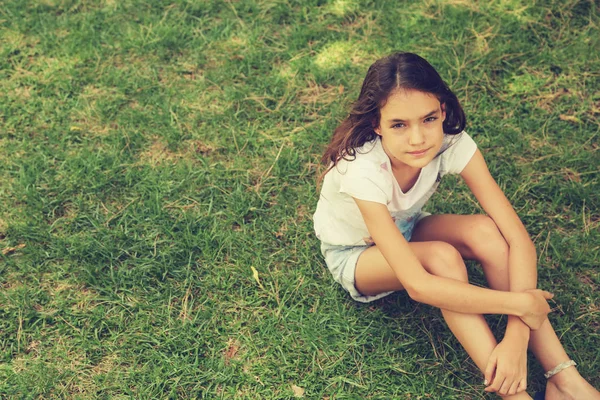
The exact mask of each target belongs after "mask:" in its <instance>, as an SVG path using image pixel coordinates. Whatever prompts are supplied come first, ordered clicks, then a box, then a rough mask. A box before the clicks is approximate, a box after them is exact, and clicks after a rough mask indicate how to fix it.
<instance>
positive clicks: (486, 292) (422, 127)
mask: <svg viewBox="0 0 600 400" xmlns="http://www.w3.org/2000/svg"><path fill="white" fill-rule="evenodd" d="M465 123H466V120H465V115H464V113H463V110H462V108H461V106H460V104H459V102H458V99H457V98H456V96H455V95H454V94H453V93H452V92H451V91H450V89H449V88H448V86H447V85H446V84H445V83H444V81H443V80H442V79H441V78H440V76H439V74H438V73H437V72H436V71H435V69H434V68H433V67H432V66H431V65H430V64H429V63H428V62H427V61H425V60H424V59H423V58H421V57H419V56H417V55H415V54H411V53H397V54H392V55H391V56H389V57H386V58H383V59H381V60H378V61H377V62H375V63H374V64H373V65H372V66H371V67H370V68H369V70H368V72H367V76H366V77H365V80H364V82H363V85H362V89H361V92H360V95H359V97H358V100H357V101H356V103H355V104H354V105H353V107H352V110H351V111H350V115H348V117H347V118H346V119H345V120H344V121H343V122H342V123H341V125H340V126H339V127H338V128H337V129H336V130H335V133H334V135H333V138H332V140H331V143H330V144H329V146H328V147H327V149H326V151H325V154H324V156H323V162H324V163H325V164H327V165H329V168H328V170H327V171H326V172H325V174H324V178H323V186H322V189H321V196H320V198H319V202H318V204H317V210H316V212H315V214H314V224H315V232H316V234H317V237H318V238H319V239H320V240H321V251H322V253H323V256H324V258H325V261H326V264H327V267H328V268H329V270H330V271H331V273H332V274H333V276H334V278H335V280H336V281H337V282H339V283H340V284H341V285H342V287H343V288H344V289H346V290H347V291H348V292H349V294H350V296H351V297H352V298H354V299H355V300H357V301H360V302H370V301H373V300H376V299H379V298H381V297H383V296H386V295H387V294H389V293H391V292H393V291H398V290H406V291H407V292H408V295H409V296H410V297H411V298H412V299H414V300H416V301H418V302H422V303H426V304H430V305H432V306H435V307H439V308H440V309H441V311H442V315H443V316H444V319H445V320H446V322H447V324H448V326H449V328H450V330H451V331H452V332H453V334H454V335H455V336H456V338H457V339H458V340H459V342H460V343H461V344H462V346H463V347H464V348H465V350H466V351H467V353H468V354H469V355H470V356H471V358H472V359H473V361H474V362H475V364H477V366H478V367H479V369H480V370H481V371H482V372H483V373H484V377H485V384H486V386H487V387H486V389H485V390H486V391H487V392H496V393H498V394H499V395H500V396H501V397H503V398H506V399H531V397H530V396H529V395H528V394H527V392H525V388H526V386H527V370H526V369H527V348H528V346H529V348H530V349H531V350H532V351H533V353H534V354H535V355H536V357H537V358H538V360H539V361H540V363H541V364H542V366H543V368H544V369H545V370H546V371H548V372H547V373H546V375H545V376H546V377H547V378H548V382H547V387H546V392H545V397H544V394H543V393H538V394H537V395H536V399H544V398H545V399H547V400H555V399H586V400H599V399H600V393H599V392H598V391H596V390H595V389H594V388H593V387H592V386H591V385H590V384H589V383H588V382H587V381H586V380H585V379H584V378H582V377H581V375H579V373H578V371H577V369H576V368H575V367H574V366H575V362H574V361H572V360H570V359H569V357H568V356H567V354H566V353H565V351H564V349H563V347H562V345H561V344H560V342H559V340H558V337H557V336H556V333H555V332H554V330H553V328H552V326H551V325H550V322H549V321H548V319H547V313H548V312H549V311H550V307H549V306H548V303H547V301H546V300H547V299H550V298H552V296H553V295H552V294H550V293H548V292H545V291H542V290H537V289H535V287H536V285H537V272H536V251H535V247H534V245H533V242H532V241H531V239H530V238H529V236H528V234H527V232H526V230H525V228H524V227H523V225H522V223H521V221H520V220H519V218H518V216H517V214H516V213H515V211H514V210H513V208H512V206H511V205H510V203H509V202H508V200H507V199H506V197H505V196H504V194H503V193H502V190H501V189H500V188H499V187H498V185H497V184H496V182H495V181H494V179H493V178H492V176H491V175H490V173H489V171H488V168H487V166H486V163H485V161H484V159H483V156H482V155H481V152H480V151H479V150H478V149H477V146H476V145H475V142H473V140H472V139H471V137H469V135H467V133H465V132H464V131H463V129H464V128H465ZM445 174H460V175H461V176H462V178H463V179H464V180H465V182H466V184H467V185H468V187H469V188H470V189H471V191H472V192H473V194H474V196H475V197H476V198H477V200H478V201H479V203H480V204H481V206H482V207H483V209H484V210H485V212H486V213H487V215H429V214H427V213H425V212H423V211H422V207H423V205H424V204H425V202H426V201H427V200H428V199H429V197H430V196H431V195H432V193H433V192H434V191H435V189H436V187H437V186H438V184H439V181H440V179H441V177H442V176H444V175H445ZM463 259H471V260H477V261H478V262H479V263H480V264H481V266H482V268H483V271H484V274H485V277H486V280H487V281H488V283H489V286H490V288H491V289H485V288H481V287H476V286H473V285H470V284H469V283H468V277H467V270H466V268H465V264H464V261H463ZM482 314H508V325H507V328H506V333H505V335H504V339H503V340H502V341H501V342H500V343H499V344H498V343H496V340H495V338H494V336H493V334H492V332H491V331H490V328H489V327H488V325H487V323H486V321H485V319H484V317H483V315H482Z"/></svg>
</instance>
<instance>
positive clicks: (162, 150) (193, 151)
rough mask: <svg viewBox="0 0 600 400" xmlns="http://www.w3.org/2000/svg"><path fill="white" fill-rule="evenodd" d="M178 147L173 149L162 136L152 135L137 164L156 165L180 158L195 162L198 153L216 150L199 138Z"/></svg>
mask: <svg viewBox="0 0 600 400" xmlns="http://www.w3.org/2000/svg"><path fill="white" fill-rule="evenodd" d="M179 147H180V149H179V150H178V151H173V150H171V149H169V147H168V144H167V142H166V141H165V140H164V138H161V137H158V136H153V137H152V143H151V144H150V145H149V146H148V148H147V149H146V150H145V151H143V152H142V153H140V155H139V162H138V163H137V165H151V166H153V167H156V166H159V165H161V164H176V163H178V162H179V161H182V160H184V161H190V162H195V161H196V159H197V157H198V155H200V156H209V155H210V154H212V153H213V152H215V151H216V150H217V148H216V147H215V146H213V145H211V144H207V143H204V142H202V141H200V140H186V141H184V142H182V144H181V145H180V146H179Z"/></svg>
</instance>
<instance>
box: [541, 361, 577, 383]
mask: <svg viewBox="0 0 600 400" xmlns="http://www.w3.org/2000/svg"><path fill="white" fill-rule="evenodd" d="M574 365H577V363H576V362H575V361H573V360H569V361H566V362H564V363H562V364H558V365H557V366H556V367H555V368H554V369H552V370H550V371H548V372H546V373H545V374H544V376H545V377H546V379H550V378H552V377H553V376H554V375H556V374H558V373H559V372H560V371H562V370H563V369H565V368H568V367H570V366H574Z"/></svg>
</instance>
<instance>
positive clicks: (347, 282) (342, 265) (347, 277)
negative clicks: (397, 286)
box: [321, 212, 431, 303]
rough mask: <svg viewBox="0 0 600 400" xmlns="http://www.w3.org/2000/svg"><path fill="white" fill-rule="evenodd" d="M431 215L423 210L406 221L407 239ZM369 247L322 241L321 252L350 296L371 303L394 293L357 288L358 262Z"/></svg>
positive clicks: (330, 269) (334, 275)
mask: <svg viewBox="0 0 600 400" xmlns="http://www.w3.org/2000/svg"><path fill="white" fill-rule="evenodd" d="M429 215H431V214H429V213H426V212H421V213H420V214H419V215H418V216H417V218H414V219H413V220H412V223H411V224H410V225H409V226H407V225H406V222H404V224H403V226H402V228H403V229H402V230H401V232H402V235H403V236H404V237H405V238H406V240H407V241H410V239H411V237H412V233H413V230H414V228H415V226H416V225H417V223H418V222H419V221H420V220H421V219H423V218H425V217H427V216H429ZM369 247H370V246H366V245H365V246H339V245H332V244H328V243H325V242H321V254H323V258H325V264H327V269H329V272H331V275H333V279H334V280H335V281H336V282H337V283H339V284H340V285H342V287H343V288H344V289H345V290H346V291H347V292H348V293H349V294H350V297H352V298H353V299H354V300H356V301H358V302H361V303H370V302H372V301H375V300H378V299H381V298H382V297H385V296H387V295H389V294H390V293H393V292H383V293H379V294H376V295H374V296H365V295H363V294H362V293H360V292H359V291H358V290H357V289H356V286H355V283H354V282H355V280H354V272H355V271H356V263H357V261H358V257H360V255H361V254H362V252H363V251H365V250H366V249H368V248H369Z"/></svg>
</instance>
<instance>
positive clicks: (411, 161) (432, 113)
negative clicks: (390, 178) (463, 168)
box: [375, 90, 446, 169]
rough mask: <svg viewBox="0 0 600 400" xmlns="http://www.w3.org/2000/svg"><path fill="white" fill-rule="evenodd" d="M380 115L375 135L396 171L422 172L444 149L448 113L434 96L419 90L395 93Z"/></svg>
mask: <svg viewBox="0 0 600 400" xmlns="http://www.w3.org/2000/svg"><path fill="white" fill-rule="evenodd" d="M380 114H381V118H380V120H379V126H378V127H377V128H375V133H377V134H378V135H379V136H381V142H382V144H383V149H384V150H385V152H386V154H387V155H388V157H389V158H390V161H391V162H392V167H393V168H394V169H404V168H406V167H411V168H423V167H424V166H426V165H427V164H428V163H429V162H430V161H431V160H433V158H434V157H435V156H436V155H437V153H438V151H439V150H440V148H441V147H442V141H443V139H444V131H443V128H442V122H443V121H444V119H445V118H446V111H445V107H444V105H443V104H440V102H439V100H438V99H437V98H436V97H435V96H434V95H432V94H429V93H424V92H419V91H417V90H399V91H395V92H392V94H391V95H390V97H389V98H388V99H387V102H386V103H385V105H384V106H383V107H382V108H381V109H380Z"/></svg>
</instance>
